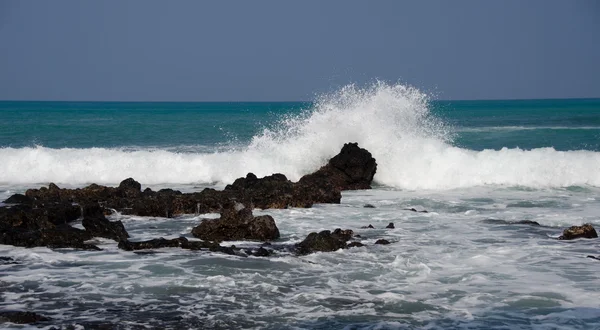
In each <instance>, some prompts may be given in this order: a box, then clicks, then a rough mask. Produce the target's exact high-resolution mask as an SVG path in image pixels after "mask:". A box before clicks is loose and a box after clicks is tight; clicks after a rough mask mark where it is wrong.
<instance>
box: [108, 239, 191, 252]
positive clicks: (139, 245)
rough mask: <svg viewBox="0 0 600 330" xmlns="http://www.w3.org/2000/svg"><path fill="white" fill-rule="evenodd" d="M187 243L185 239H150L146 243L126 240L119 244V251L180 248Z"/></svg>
mask: <svg viewBox="0 0 600 330" xmlns="http://www.w3.org/2000/svg"><path fill="white" fill-rule="evenodd" d="M185 241H187V239H186V238H185V237H180V238H174V239H164V238H162V237H160V238H155V239H151V240H148V241H140V242H131V241H129V240H127V239H125V240H122V241H120V242H119V245H118V247H119V249H122V250H125V251H136V250H148V249H160V248H167V247H181V246H182V245H183V243H184V242H185Z"/></svg>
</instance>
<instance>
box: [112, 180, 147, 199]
mask: <svg viewBox="0 0 600 330" xmlns="http://www.w3.org/2000/svg"><path fill="white" fill-rule="evenodd" d="M118 189H119V190H120V191H122V192H123V193H124V194H125V195H126V196H128V197H129V196H133V197H135V196H138V195H140V194H141V190H142V185H141V184H140V183H139V182H137V181H135V180H134V179H133V178H127V179H125V180H123V181H121V183H120V184H119V188H118Z"/></svg>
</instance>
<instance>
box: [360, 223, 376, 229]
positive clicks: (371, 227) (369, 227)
mask: <svg viewBox="0 0 600 330" xmlns="http://www.w3.org/2000/svg"><path fill="white" fill-rule="evenodd" d="M360 228H362V229H375V227H373V225H372V224H369V225H368V226H362V227H360Z"/></svg>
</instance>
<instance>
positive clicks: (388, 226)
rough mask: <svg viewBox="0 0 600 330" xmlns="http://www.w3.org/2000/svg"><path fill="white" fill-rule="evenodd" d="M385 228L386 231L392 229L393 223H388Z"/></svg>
mask: <svg viewBox="0 0 600 330" xmlns="http://www.w3.org/2000/svg"><path fill="white" fill-rule="evenodd" d="M385 228H387V229H394V228H396V227H394V223H393V222H390V223H389V224H388V225H387V226H385Z"/></svg>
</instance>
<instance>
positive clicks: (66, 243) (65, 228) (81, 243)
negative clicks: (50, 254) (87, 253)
mask: <svg viewBox="0 0 600 330" xmlns="http://www.w3.org/2000/svg"><path fill="white" fill-rule="evenodd" d="M91 238H92V236H91V235H90V234H89V233H88V232H86V231H85V230H81V229H77V228H74V227H71V226H69V225H60V226H56V227H54V228H50V229H38V230H18V229H10V230H7V231H4V232H3V233H2V235H1V236H0V244H7V245H14V246H22V247H28V248H31V247H36V246H46V247H49V248H75V249H83V250H100V248H98V247H97V246H95V245H92V244H87V243H85V241H87V240H89V239H91Z"/></svg>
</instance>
